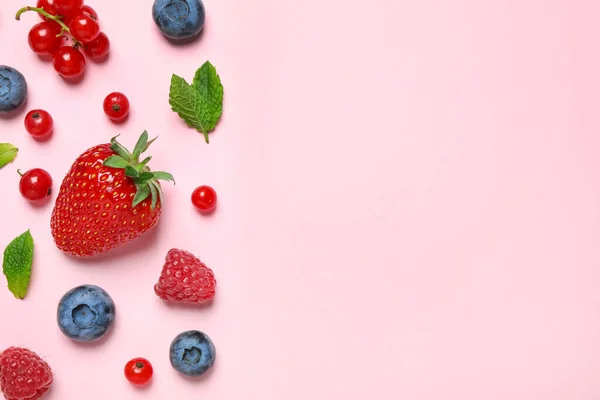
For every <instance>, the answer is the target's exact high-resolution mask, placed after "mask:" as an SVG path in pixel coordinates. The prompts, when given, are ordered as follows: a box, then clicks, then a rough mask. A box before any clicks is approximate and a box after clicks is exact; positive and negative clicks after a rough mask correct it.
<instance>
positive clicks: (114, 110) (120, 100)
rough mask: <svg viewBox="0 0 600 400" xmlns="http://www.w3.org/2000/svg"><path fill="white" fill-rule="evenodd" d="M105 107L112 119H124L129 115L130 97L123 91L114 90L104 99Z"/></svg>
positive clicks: (116, 120) (118, 120)
mask: <svg viewBox="0 0 600 400" xmlns="http://www.w3.org/2000/svg"><path fill="white" fill-rule="evenodd" d="M103 108H104V113H105V114H106V116H107V117H108V118H109V119H110V120H111V121H114V122H121V121H124V120H125V118H127V116H128V115H129V99H128V98H127V96H125V95H124V94H123V93H120V92H113V93H111V94H109V95H108V96H106V98H105V99H104V103H103Z"/></svg>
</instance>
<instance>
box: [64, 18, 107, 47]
mask: <svg viewBox="0 0 600 400" xmlns="http://www.w3.org/2000/svg"><path fill="white" fill-rule="evenodd" d="M69 29H70V30H71V35H73V37H74V38H75V39H77V40H79V41H80V42H84V43H85V42H91V41H92V40H94V39H96V38H97V37H98V35H99V34H100V25H98V22H97V21H96V20H95V19H93V18H92V17H90V16H89V15H88V14H83V13H81V14H77V16H75V17H74V18H73V19H71V22H70V23H69Z"/></svg>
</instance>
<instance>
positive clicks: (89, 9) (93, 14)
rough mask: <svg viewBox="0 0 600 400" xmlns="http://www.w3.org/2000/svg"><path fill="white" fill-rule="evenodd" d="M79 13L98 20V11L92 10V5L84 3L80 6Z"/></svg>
mask: <svg viewBox="0 0 600 400" xmlns="http://www.w3.org/2000/svg"><path fill="white" fill-rule="evenodd" d="M81 13H82V14H87V15H89V16H90V17H92V18H93V19H95V20H96V21H98V13H97V12H96V10H94V9H93V8H92V7H90V6H88V5H87V4H84V5H83V7H81Z"/></svg>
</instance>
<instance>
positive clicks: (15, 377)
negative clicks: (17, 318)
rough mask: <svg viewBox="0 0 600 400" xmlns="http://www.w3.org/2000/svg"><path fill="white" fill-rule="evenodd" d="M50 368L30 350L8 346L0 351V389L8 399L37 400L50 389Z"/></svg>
mask: <svg viewBox="0 0 600 400" xmlns="http://www.w3.org/2000/svg"><path fill="white" fill-rule="evenodd" d="M53 379H54V377H53V375H52V370H51V369H50V366H49V365H48V364H47V363H46V361H44V360H42V359H41V358H40V356H38V355H37V354H35V353H34V352H33V351H31V350H27V349H24V348H21V347H9V348H8V349H6V350H4V351H3V352H2V353H0V390H2V393H4V397H6V398H7V399H8V400H37V399H40V398H42V397H43V396H44V394H45V393H46V392H47V391H48V389H50V385H51V384H52V380H53Z"/></svg>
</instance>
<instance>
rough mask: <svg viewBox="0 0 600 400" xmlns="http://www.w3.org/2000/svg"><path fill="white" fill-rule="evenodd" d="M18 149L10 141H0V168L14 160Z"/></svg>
mask: <svg viewBox="0 0 600 400" xmlns="http://www.w3.org/2000/svg"><path fill="white" fill-rule="evenodd" d="M18 151H19V149H17V148H16V147H15V146H13V145H12V144H10V143H0V168H2V167H4V166H5V165H6V164H8V163H9V162H11V161H12V160H14V159H15V157H16V156H17V152H18Z"/></svg>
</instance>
